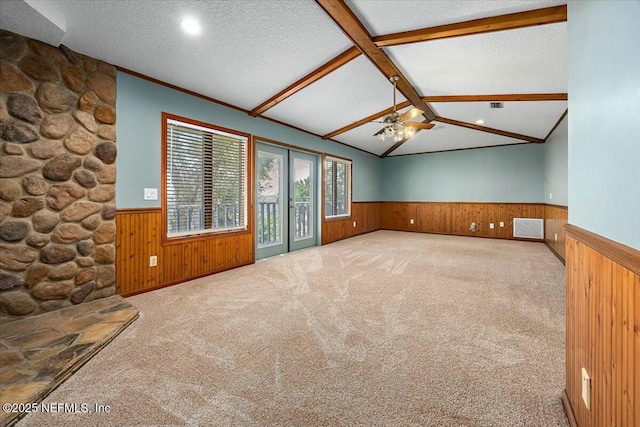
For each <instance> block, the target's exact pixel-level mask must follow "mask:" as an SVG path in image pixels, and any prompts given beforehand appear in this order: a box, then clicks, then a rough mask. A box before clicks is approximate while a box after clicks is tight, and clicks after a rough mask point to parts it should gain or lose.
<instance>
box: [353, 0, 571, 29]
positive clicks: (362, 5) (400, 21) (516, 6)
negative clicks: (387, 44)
mask: <svg viewBox="0 0 640 427" xmlns="http://www.w3.org/2000/svg"><path fill="white" fill-rule="evenodd" d="M566 3H567V2H566V1H563V0H473V1H458V0H455V1H452V0H428V1H426V0H416V1H410V0H347V4H348V5H349V6H350V7H351V10H353V11H354V12H355V14H356V16H357V17H358V18H359V19H360V21H361V22H362V23H363V24H364V26H365V27H366V28H367V30H368V31H369V33H370V34H371V35H372V36H380V35H384V34H391V33H398V32H401V31H410V30H416V29H420V28H428V27H435V26H438V25H445V24H453V23H456V22H463V21H470V20H472V19H480V18H488V17H491V16H496V15H506V14H509V13H516V12H524V11H528V10H533V9H541V8H543V7H552V6H558V5H562V4H566Z"/></svg>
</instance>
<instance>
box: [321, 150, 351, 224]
mask: <svg viewBox="0 0 640 427" xmlns="http://www.w3.org/2000/svg"><path fill="white" fill-rule="evenodd" d="M349 215H351V161H349V160H344V159H336V158H333V157H325V160H324V217H325V218H336V217H343V216H349Z"/></svg>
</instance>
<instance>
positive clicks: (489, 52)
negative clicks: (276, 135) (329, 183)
mask: <svg viewBox="0 0 640 427" xmlns="http://www.w3.org/2000/svg"><path fill="white" fill-rule="evenodd" d="M346 4H347V6H348V7H349V8H351V10H352V11H353V12H354V14H355V15H356V17H358V18H359V19H360V20H361V22H362V23H363V25H364V27H365V28H367V30H368V31H369V32H370V33H371V35H372V36H378V35H385V34H389V33H395V32H401V31H409V30H416V29H423V28H428V27H433V26H438V25H445V24H451V23H459V22H464V21H468V20H472V19H479V18H487V17H496V16H500V15H505V14H511V13H516V12H525V11H530V10H534V9H539V8H546V7H551V6H558V5H563V4H566V1H558V0H509V1H504V0H459V1H436V0H430V1H424V0H394V1H387V0H380V1H378V0H346ZM0 12H1V13H2V19H0V28H3V29H7V30H9V31H13V32H17V33H20V34H23V35H25V36H27V37H32V38H36V39H39V40H43V41H45V42H48V43H50V44H54V45H57V44H59V43H62V44H65V45H67V46H68V47H70V48H71V49H73V50H76V51H78V52H81V53H84V54H86V55H89V56H92V57H95V58H99V59H101V60H104V61H107V62H110V63H112V64H114V65H116V66H119V67H122V68H124V69H129V70H132V71H135V72H137V73H140V74H143V75H147V76H149V77H153V78H155V79H158V80H161V81H164V82H167V83H170V84H172V85H175V86H179V87H182V88H185V89H188V90H191V91H194V92H197V93H200V94H202V95H205V96H208V97H211V98H214V99H217V100H220V101H222V102H225V103H228V104H231V105H234V106H237V107H240V108H243V109H246V110H253V109H254V108H256V107H257V106H259V105H260V104H262V103H263V102H265V101H267V100H269V99H270V98H272V97H273V96H274V95H276V94H278V93H279V92H281V91H283V90H284V89H286V88H287V87H288V86H290V85H292V84H293V83H294V82H296V81H298V80H300V79H302V78H303V77H305V76H306V75H308V74H309V73H313V72H314V71H315V70H317V69H318V68H320V67H322V66H323V65H324V64H326V63H327V62H328V61H330V60H331V59H333V58H335V57H336V56H338V55H339V54H341V53H342V52H344V51H345V50H347V49H349V48H351V47H352V46H353V44H352V42H351V41H350V39H349V38H348V37H347V36H346V35H345V34H344V33H343V31H342V30H341V29H340V27H339V26H338V25H337V24H336V23H335V22H334V21H333V20H332V18H330V17H329V15H328V14H327V13H326V12H325V11H324V10H323V9H322V8H321V7H320V6H319V5H318V4H317V3H316V2H315V1H312V0H271V1H264V0H237V1H229V0H209V1H198V0H163V1H155V0H118V1H115V0H113V1H112V0H26V1H24V0H1V1H0ZM186 16H192V17H194V18H196V19H198V20H199V21H200V23H201V25H202V33H201V34H200V35H199V36H195V37H194V36H187V35H185V34H184V33H183V32H182V31H181V29H180V21H181V19H182V18H184V17H186ZM566 27H567V24H566V22H561V23H555V24H546V25H539V26H532V27H526V28H519V29H512V30H505V31H496V32H492V33H486V34H479V35H467V36H462V37H455V38H447V39H439V40H431V41H427V42H420V43H413V44H408V45H398V46H393V47H387V48H383V49H382V50H381V51H380V52H384V53H386V54H387V55H388V56H389V57H390V58H391V60H392V61H393V62H394V63H395V65H396V66H397V68H398V69H399V70H400V71H401V72H402V74H404V75H405V76H406V77H407V79H408V81H409V83H410V84H411V85H412V86H413V87H414V88H415V90H416V91H417V92H418V94H419V95H420V96H434V95H485V94H490V95H493V94H523V93H525V94H526V93H566V92H567V47H566V43H567V42H566V39H567V30H566ZM403 100H404V97H402V96H401V95H399V96H398V102H402V101H403ZM391 104H392V86H391V84H390V83H389V81H388V79H387V76H385V75H383V74H382V73H381V71H380V69H379V68H378V67H377V66H376V65H374V64H373V63H372V62H371V60H370V59H369V58H367V57H365V56H364V55H361V56H359V57H357V58H356V59H353V60H351V61H350V62H348V63H346V64H345V65H342V66H341V67H339V68H337V69H336V70H334V71H332V72H331V73H329V74H327V75H326V76H324V77H322V78H320V79H318V80H317V81H315V82H314V83H312V84H310V85H308V86H306V87H304V88H302V89H301V90H299V91H298V92H294V93H293V94H292V95H291V96H289V97H287V98H285V99H281V100H279V102H278V103H277V104H276V105H275V106H273V107H272V108H270V109H267V110H266V111H264V112H262V113H261V115H262V116H264V117H267V118H272V119H276V120H278V121H281V122H284V123H285V124H289V125H292V126H295V127H298V128H301V129H303V130H305V131H308V132H311V133H314V134H317V135H320V136H321V135H325V134H328V133H331V132H333V131H335V130H337V129H340V128H342V127H344V126H346V125H349V124H351V123H353V122H356V121H360V120H362V119H364V118H365V117H368V116H370V115H372V114H375V113H377V112H379V111H381V110H384V109H386V108H389V107H391ZM566 104H567V103H566V101H544V102H532V101H527V102H508V103H505V108H504V109H503V110H499V111H495V110H491V111H490V110H488V108H487V105H488V103H487V102H441V103H431V104H430V106H431V107H432V108H433V109H434V110H435V113H436V114H437V115H439V116H441V117H446V118H449V119H453V120H457V121H463V122H468V123H475V121H476V120H478V119H484V120H485V123H484V126H487V127H491V128H495V129H499V130H502V131H506V132H512V133H518V134H522V135H526V136H529V137H537V138H544V137H545V136H546V135H547V133H548V132H549V131H550V130H551V129H552V128H553V126H554V125H555V124H556V122H557V121H558V119H559V118H560V117H561V115H562V114H563V113H564V111H565V109H566ZM415 120H422V117H417V118H416V119H415ZM221 125H224V123H221ZM380 128H381V125H380V123H373V124H372V123H368V124H365V125H362V126H360V127H356V128H354V129H352V130H350V131H347V132H344V133H342V134H339V135H337V136H335V137H334V138H333V139H335V140H337V141H339V142H342V143H345V144H347V145H351V146H353V147H355V148H358V149H361V150H364V151H367V152H370V153H373V154H377V155H381V154H383V153H385V152H386V151H387V150H388V149H389V148H390V147H391V146H393V145H394V144H393V142H391V141H387V142H381V141H379V140H378V138H376V137H374V136H373V134H374V133H375V132H377V131H378V130H379V129H380ZM282 142H289V143H294V142H295V141H282ZM521 142H522V141H520V140H514V139H512V138H509V137H505V136H500V135H494V134H489V133H485V132H480V131H476V130H470V129H466V128H462V127H458V126H453V125H448V124H447V125H442V124H439V125H438V129H435V130H430V131H422V132H419V133H418V134H417V135H416V136H414V137H413V138H411V139H409V140H408V142H406V143H404V144H403V145H401V146H400V147H399V148H398V149H397V150H396V151H394V152H393V153H392V155H398V154H409V153H419V152H425V151H442V150H455V149H462V148H474V147H482V146H491V145H500V144H511V143H521Z"/></svg>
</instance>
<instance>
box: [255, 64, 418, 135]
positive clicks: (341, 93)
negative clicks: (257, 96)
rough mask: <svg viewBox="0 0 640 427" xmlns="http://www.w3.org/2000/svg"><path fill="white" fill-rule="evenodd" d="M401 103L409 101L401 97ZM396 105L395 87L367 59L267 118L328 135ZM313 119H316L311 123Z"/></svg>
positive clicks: (345, 68)
mask: <svg viewBox="0 0 640 427" xmlns="http://www.w3.org/2000/svg"><path fill="white" fill-rule="evenodd" d="M397 98H398V102H402V101H404V100H405V98H404V97H403V96H402V95H397ZM392 103H393V86H391V83H390V82H389V81H388V80H387V79H386V78H385V77H384V76H383V75H382V74H380V72H379V71H378V70H376V68H375V67H374V66H373V65H371V63H370V62H369V60H367V58H365V57H364V56H359V57H358V58H356V59H354V60H353V61H351V62H349V63H348V64H346V65H344V66H342V67H341V68H339V69H338V70H336V71H334V72H333V73H331V74H329V75H328V76H327V77H325V78H323V79H321V80H320V81H318V82H317V83H315V84H313V85H311V86H308V87H307V88H305V89H303V90H301V91H300V92H298V93H296V94H295V95H293V96H292V97H290V98H288V99H286V100H285V101H283V102H281V103H280V104H278V105H276V106H275V107H273V108H272V109H270V110H269V111H267V112H266V113H265V116H267V117H271V118H274V119H278V120H280V121H283V122H286V123H291V124H293V125H296V126H299V127H303V128H305V129H309V130H311V132H314V133H317V134H319V135H324V134H327V133H329V132H331V131H333V130H336V129H337V128H341V127H342V126H345V125H348V124H349V123H352V122H355V121H357V120H359V119H362V118H363V117H366V116H369V115H371V114H373V113H376V112H378V111H380V110H384V109H385V108H387V107H389V106H390V105H391V104H392ZM310 118H312V120H310Z"/></svg>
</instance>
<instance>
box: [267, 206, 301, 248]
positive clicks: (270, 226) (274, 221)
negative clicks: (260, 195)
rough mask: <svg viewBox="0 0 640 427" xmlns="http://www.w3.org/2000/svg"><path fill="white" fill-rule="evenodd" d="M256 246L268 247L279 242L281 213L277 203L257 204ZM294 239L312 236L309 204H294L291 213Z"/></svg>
mask: <svg viewBox="0 0 640 427" xmlns="http://www.w3.org/2000/svg"><path fill="white" fill-rule="evenodd" d="M257 214H258V231H257V233H258V245H259V246H268V245H272V244H276V243H280V242H281V240H280V239H281V230H280V226H281V225H280V223H281V221H282V219H281V213H280V207H279V203H278V202H260V203H258V212H257ZM293 218H294V219H293V224H294V233H295V237H296V238H300V237H306V236H310V235H313V231H312V229H311V204H310V203H309V202H296V203H295V206H294V211H293Z"/></svg>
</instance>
